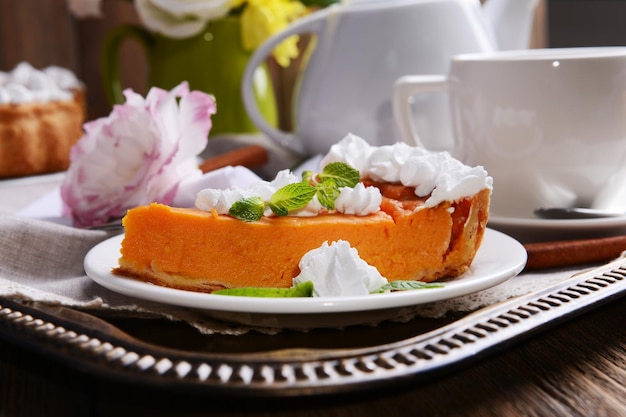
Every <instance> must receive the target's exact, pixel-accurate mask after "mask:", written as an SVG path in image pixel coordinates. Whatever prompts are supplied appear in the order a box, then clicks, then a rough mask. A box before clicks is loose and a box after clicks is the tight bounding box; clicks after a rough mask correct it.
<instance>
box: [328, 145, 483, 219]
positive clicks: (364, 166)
mask: <svg viewBox="0 0 626 417" xmlns="http://www.w3.org/2000/svg"><path fill="white" fill-rule="evenodd" d="M331 162H344V163H347V164H349V165H350V166H352V167H354V168H355V169H357V170H358V171H359V173H360V174H361V178H366V177H369V178H371V179H372V180H374V181H385V182H399V183H401V184H403V185H405V186H407V187H415V194H416V195H417V196H418V197H426V196H429V197H428V199H427V200H426V202H425V204H424V205H425V206H426V207H434V206H436V205H438V204H440V203H442V202H444V201H456V200H459V199H461V198H463V197H469V196H472V195H474V194H476V193H478V192H480V191H482V190H484V189H492V187H493V179H492V178H491V177H490V176H489V175H488V174H487V171H486V170H485V169H484V168H483V167H482V166H477V167H469V166H467V165H465V164H463V163H462V162H461V161H459V160H457V159H455V158H453V157H452V156H451V155H450V154H449V153H448V152H432V151H428V150H426V149H424V148H420V147H415V146H410V145H408V144H406V143H402V142H399V143H396V144H394V145H386V146H371V145H369V144H368V143H367V142H366V141H365V140H364V139H362V138H360V137H358V136H356V135H353V134H348V135H347V136H346V137H345V138H343V139H342V140H341V141H340V142H338V143H337V144H335V145H333V146H332V147H331V148H330V151H329V152H328V154H326V156H325V157H324V158H323V159H322V161H321V166H322V168H323V167H324V166H326V165H328V164H330V163H331Z"/></svg>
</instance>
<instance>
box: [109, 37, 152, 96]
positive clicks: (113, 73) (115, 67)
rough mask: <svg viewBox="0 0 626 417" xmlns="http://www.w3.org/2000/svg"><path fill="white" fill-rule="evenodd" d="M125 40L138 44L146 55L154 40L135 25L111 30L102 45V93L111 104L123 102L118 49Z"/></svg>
mask: <svg viewBox="0 0 626 417" xmlns="http://www.w3.org/2000/svg"><path fill="white" fill-rule="evenodd" d="M126 38H132V39H135V40H137V41H138V42H139V44H140V45H141V46H142V47H143V48H144V50H145V51H146V53H147V52H148V51H149V50H150V49H151V47H152V44H153V43H154V40H153V38H152V36H151V35H150V33H148V31H146V30H145V29H143V28H141V27H139V26H135V25H122V26H119V27H117V28H115V29H113V30H112V31H111V32H110V33H109V34H108V35H107V37H106V38H105V40H104V43H103V45H102V61H101V70H102V82H103V86H104V92H105V94H106V96H107V99H108V100H109V103H111V104H121V103H123V102H124V101H125V99H124V94H123V91H122V90H123V89H122V84H121V81H120V65H119V62H120V48H121V46H122V43H123V42H124V40H126Z"/></svg>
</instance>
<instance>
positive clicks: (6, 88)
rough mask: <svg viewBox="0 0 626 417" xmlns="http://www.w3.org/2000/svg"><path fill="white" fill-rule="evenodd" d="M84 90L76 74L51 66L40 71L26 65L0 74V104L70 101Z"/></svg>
mask: <svg viewBox="0 0 626 417" xmlns="http://www.w3.org/2000/svg"><path fill="white" fill-rule="evenodd" d="M78 88H82V84H81V82H80V81H79V80H78V79H77V78H76V76H75V75H74V73H72V72H71V71H70V70H67V69H65V68H61V67H56V66H50V67H47V68H44V69H43V70H37V69H35V68H33V67H32V66H31V65H30V64H28V63H26V62H21V63H19V64H18V65H17V66H16V67H15V68H14V69H13V70H12V71H10V72H2V71H0V104H8V103H15V104H19V103H29V102H41V103H47V102H50V101H60V100H71V99H72V97H73V93H72V90H73V89H78Z"/></svg>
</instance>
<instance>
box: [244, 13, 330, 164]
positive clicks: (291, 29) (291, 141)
mask: <svg viewBox="0 0 626 417" xmlns="http://www.w3.org/2000/svg"><path fill="white" fill-rule="evenodd" d="M329 9H333V6H330V7H328V8H326V9H323V10H321V11H318V12H316V13H313V14H311V15H309V16H308V17H305V18H303V19H302V20H300V21H298V22H296V23H294V24H292V25H290V26H288V27H287V28H286V29H285V30H283V31H281V32H279V33H277V34H275V35H274V36H272V37H270V38H269V39H267V40H266V41H265V42H264V43H263V44H262V45H261V46H259V47H258V48H257V50H256V51H255V52H254V54H253V55H252V57H251V58H250V60H249V61H248V65H247V66H246V69H245V71H244V75H243V80H242V85H241V94H242V96H243V103H244V106H245V108H246V111H247V112H248V116H250V119H251V120H252V121H253V122H254V124H255V125H256V126H257V128H258V129H259V130H260V131H261V132H263V133H265V134H266V135H267V136H268V137H269V139H271V140H273V141H274V142H276V143H277V144H279V145H280V146H282V147H284V148H286V149H289V150H291V151H293V152H295V153H298V154H305V148H304V145H303V144H302V143H301V142H299V141H298V140H297V138H296V137H295V135H294V134H293V133H288V132H285V131H282V130H279V129H276V128H274V127H273V126H271V125H270V124H269V123H268V122H267V120H265V118H264V117H263V116H262V114H261V112H260V110H259V107H258V106H257V103H256V100H255V98H254V94H253V88H252V87H253V79H254V74H255V71H256V69H257V68H258V67H259V65H261V63H263V62H265V60H266V59H267V58H268V57H269V55H270V54H271V53H272V51H273V50H274V48H275V47H276V46H277V45H278V44H279V43H281V42H282V41H283V40H285V39H286V38H288V37H289V36H292V35H303V34H307V33H311V34H316V33H320V32H321V30H322V28H323V27H324V25H325V22H326V16H327V14H328V11H329Z"/></svg>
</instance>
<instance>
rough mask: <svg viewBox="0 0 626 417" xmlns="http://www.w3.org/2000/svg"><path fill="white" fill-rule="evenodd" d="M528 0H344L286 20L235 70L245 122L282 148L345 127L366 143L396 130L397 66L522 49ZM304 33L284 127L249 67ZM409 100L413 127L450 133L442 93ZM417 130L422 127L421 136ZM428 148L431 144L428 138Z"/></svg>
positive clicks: (405, 69)
mask: <svg viewBox="0 0 626 417" xmlns="http://www.w3.org/2000/svg"><path fill="white" fill-rule="evenodd" d="M537 2H538V0H488V1H487V2H486V3H485V5H484V6H481V4H480V1H479V0H344V2H343V3H341V4H335V5H333V6H330V7H327V8H325V9H322V10H320V11H317V12H315V13H312V14H311V15H309V16H307V17H306V18H303V19H301V20H300V21H298V22H296V23H295V24H293V25H291V26H289V27H288V28H287V29H285V30H284V31H282V32H280V33H278V34H276V35H275V36H273V37H271V38H270V39H268V40H267V41H266V42H265V43H264V44H263V45H261V46H260V47H259V48H258V49H257V50H256V51H255V53H254V54H253V56H252V58H251V59H250V61H249V63H248V66H247V68H246V71H245V73H244V77H243V83H242V95H243V100H244V105H245V107H246V111H247V112H248V114H249V116H250V118H251V119H252V121H253V122H254V124H255V125H256V126H257V127H258V128H259V130H261V131H262V132H263V133H265V134H266V135H267V136H268V137H269V138H270V139H272V140H273V141H275V142H276V143H278V144H279V145H281V146H283V147H285V148H287V149H289V150H290V151H292V152H295V153H298V154H301V155H313V154H317V153H324V152H326V151H327V150H328V149H329V148H330V146H331V145H332V144H334V143H335V142H337V141H338V140H340V139H341V138H342V137H343V136H345V135H346V134H347V133H354V134H356V135H359V136H361V137H363V138H365V139H366V140H368V141H369V142H370V143H371V144H372V145H383V144H388V143H393V142H396V141H397V140H399V139H402V138H400V137H398V135H397V133H396V132H395V125H394V119H393V112H392V105H391V96H392V91H393V85H394V82H395V81H396V79H398V78H399V77H400V76H403V75H407V74H445V73H447V71H448V68H449V62H450V58H451V57H452V56H453V55H456V54H460V53H468V52H488V51H493V50H496V49H523V48H527V47H528V44H529V39H530V31H531V27H532V21H533V17H534V10H535V7H536V5H537ZM301 34H311V35H313V41H314V42H313V44H314V47H313V49H312V52H311V54H310V56H308V59H307V60H306V63H305V65H304V66H303V70H302V71H301V73H300V74H299V77H298V80H297V83H296V87H295V88H294V97H293V100H292V114H293V117H294V121H293V125H294V126H295V131H294V132H285V131H282V130H279V129H276V128H274V127H272V126H271V125H270V124H269V123H268V122H267V121H266V120H265V119H264V118H263V116H262V115H261V112H260V111H259V108H258V107H257V105H256V103H255V99H254V94H253V89H252V86H253V82H252V81H253V77H254V73H255V70H256V68H257V67H258V66H259V65H260V64H261V63H262V62H264V60H265V59H266V58H267V57H268V56H269V54H270V53H271V51H272V50H273V49H274V47H276V45H278V44H279V43H280V42H281V41H282V40H284V39H285V38H287V37H289V36H291V35H301ZM420 99H421V102H416V103H415V105H414V109H415V111H416V112H417V113H418V116H417V117H416V119H415V120H416V123H417V124H418V125H420V131H422V132H426V133H427V136H428V137H429V138H431V139H432V140H436V141H438V142H440V143H441V144H442V147H445V146H446V145H445V144H446V143H448V142H451V140H452V139H451V137H452V134H451V129H450V127H449V126H448V125H449V116H448V109H447V102H446V101H445V97H442V95H433V97H428V98H423V96H420ZM425 136H426V135H425ZM430 147H431V148H433V147H434V148H436V147H437V146H436V145H434V146H433V145H432V144H431V146H430Z"/></svg>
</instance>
